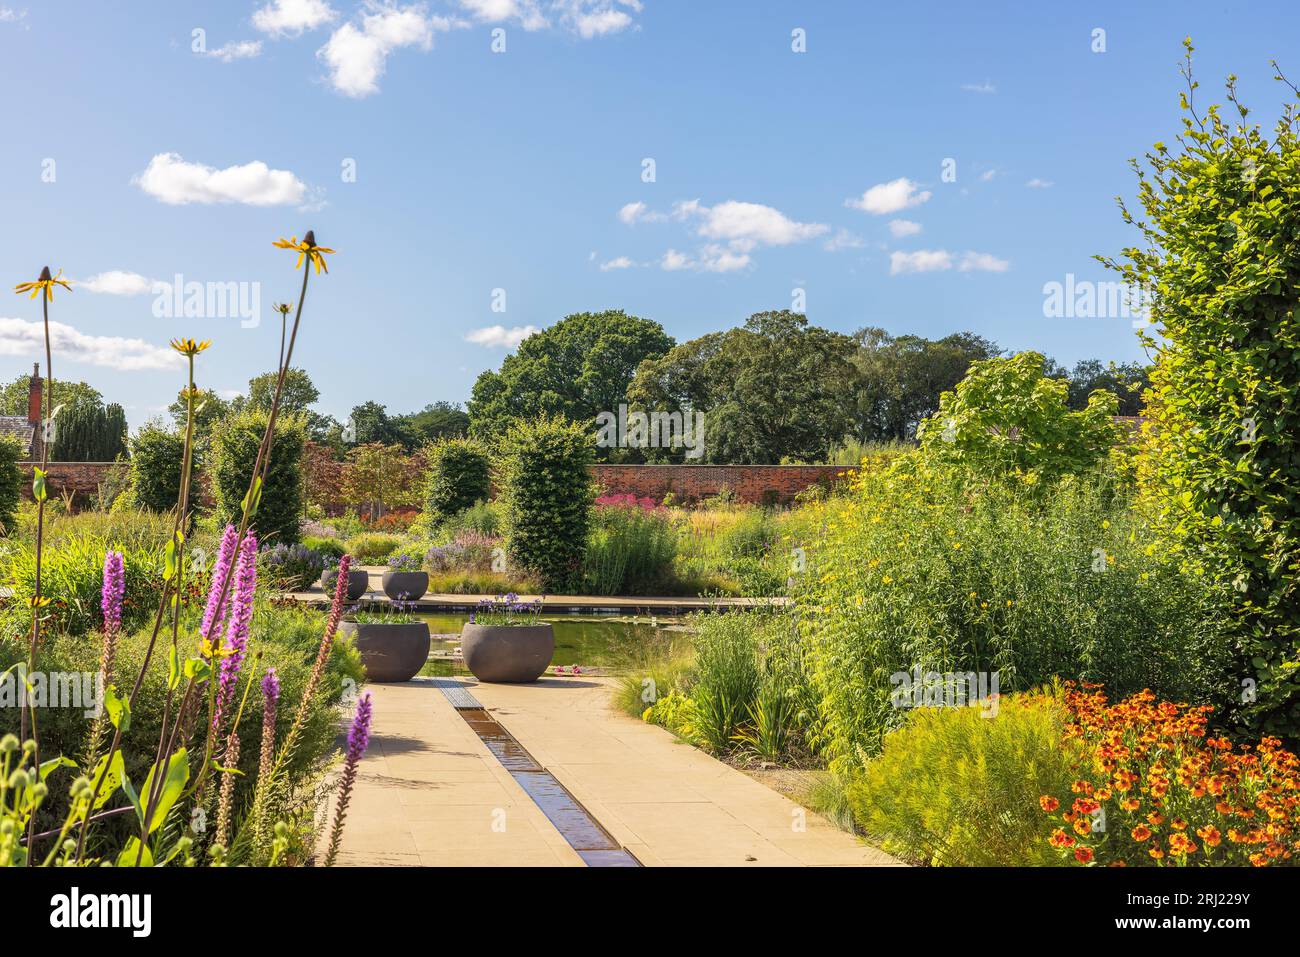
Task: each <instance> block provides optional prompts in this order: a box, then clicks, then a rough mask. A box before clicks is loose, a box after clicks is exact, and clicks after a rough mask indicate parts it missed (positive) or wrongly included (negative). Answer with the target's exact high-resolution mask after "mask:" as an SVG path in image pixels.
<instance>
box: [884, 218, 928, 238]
mask: <svg viewBox="0 0 1300 957" xmlns="http://www.w3.org/2000/svg"><path fill="white" fill-rule="evenodd" d="M920 231H921V224H920V223H914V222H912V221H911V220H910V219H891V220H890V221H889V234H890V235H891V236H896V237H898V238H900V239H901V238H902V237H904V236H915V235H916V234H917V233H919V232H920Z"/></svg>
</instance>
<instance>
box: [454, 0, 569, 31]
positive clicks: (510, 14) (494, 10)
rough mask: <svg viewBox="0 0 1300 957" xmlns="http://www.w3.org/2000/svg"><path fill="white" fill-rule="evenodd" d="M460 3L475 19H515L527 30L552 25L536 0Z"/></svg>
mask: <svg viewBox="0 0 1300 957" xmlns="http://www.w3.org/2000/svg"><path fill="white" fill-rule="evenodd" d="M460 5H461V7H463V8H464V9H465V10H466V11H467V12H468V13H469V14H470V15H471V16H472V17H474V19H476V20H481V21H483V22H484V23H503V22H506V21H510V20H513V21H515V22H516V23H518V24H519V25H520V26H521V27H523V28H524V29H525V30H541V29H544V28H545V27H548V26H550V23H549V22H548V21H547V19H546V17H545V16H544V15H543V14H542V10H541V6H540V4H538V3H537V2H536V0H460Z"/></svg>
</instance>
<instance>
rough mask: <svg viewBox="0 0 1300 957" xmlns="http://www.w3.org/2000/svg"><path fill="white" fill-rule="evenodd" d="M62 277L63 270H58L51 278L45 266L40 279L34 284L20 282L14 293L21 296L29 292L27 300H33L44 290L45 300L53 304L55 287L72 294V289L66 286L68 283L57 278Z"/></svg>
mask: <svg viewBox="0 0 1300 957" xmlns="http://www.w3.org/2000/svg"><path fill="white" fill-rule="evenodd" d="M62 275H63V270H62V269H60V270H59V272H58V275H55V276H51V275H50V267H49V266H46V267H45V268H44V269H42V270H41V278H39V279H37V280H36V281H35V282H20V283H19V284H18V285H16V286H14V292H16V293H18V294H19V295H22V294H23V293H25V292H30V293H31V296H29V297H28V298H30V299H35V298H36V297H37V296H39V295H40V294H41V291H42V290H44V292H45V296H46V298H47V299H49V301H50V302H53V301H54V287H55V286H62V287H63V288H64V289H66V290H68V292H72V287H71V286H70V285H68V281H67V280H66V279H60V278H59V276H62Z"/></svg>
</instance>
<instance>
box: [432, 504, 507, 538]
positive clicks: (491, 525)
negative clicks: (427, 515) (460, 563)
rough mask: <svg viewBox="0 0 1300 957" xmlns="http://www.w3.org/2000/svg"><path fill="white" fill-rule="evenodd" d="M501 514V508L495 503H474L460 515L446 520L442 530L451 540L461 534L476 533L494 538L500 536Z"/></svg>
mask: <svg viewBox="0 0 1300 957" xmlns="http://www.w3.org/2000/svg"><path fill="white" fill-rule="evenodd" d="M501 513H502V508H501V506H500V505H498V504H497V503H496V502H476V503H475V504H473V505H471V506H470V507H469V508H467V509H465V510H464V511H463V512H461V513H460V514H458V515H454V516H452V517H451V518H449V519H447V521H445V522H444V523H443V525H442V530H443V532H444V534H446V533H449V534H450V535H451V536H452V537H453V538H455V537H456V536H457V535H459V534H460V533H461V532H476V533H478V534H479V535H488V536H491V537H493V538H495V537H496V536H498V535H500V534H501V529H502V521H501Z"/></svg>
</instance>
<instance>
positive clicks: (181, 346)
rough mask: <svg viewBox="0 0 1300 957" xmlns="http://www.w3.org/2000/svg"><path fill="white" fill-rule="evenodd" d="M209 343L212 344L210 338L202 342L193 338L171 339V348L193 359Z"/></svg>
mask: <svg viewBox="0 0 1300 957" xmlns="http://www.w3.org/2000/svg"><path fill="white" fill-rule="evenodd" d="M210 345H212V340H211V339H204V340H203V341H202V342H198V341H196V340H194V339H173V340H172V348H173V349H175V350H176V351H177V352H179V353H180V354H181V355H183V356H185V357H186V358H189V359H193V358H194V357H195V356H196V355H198V354H199V353H200V352H202V351H203V350H204V349H206V348H207V347H208V346H210Z"/></svg>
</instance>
